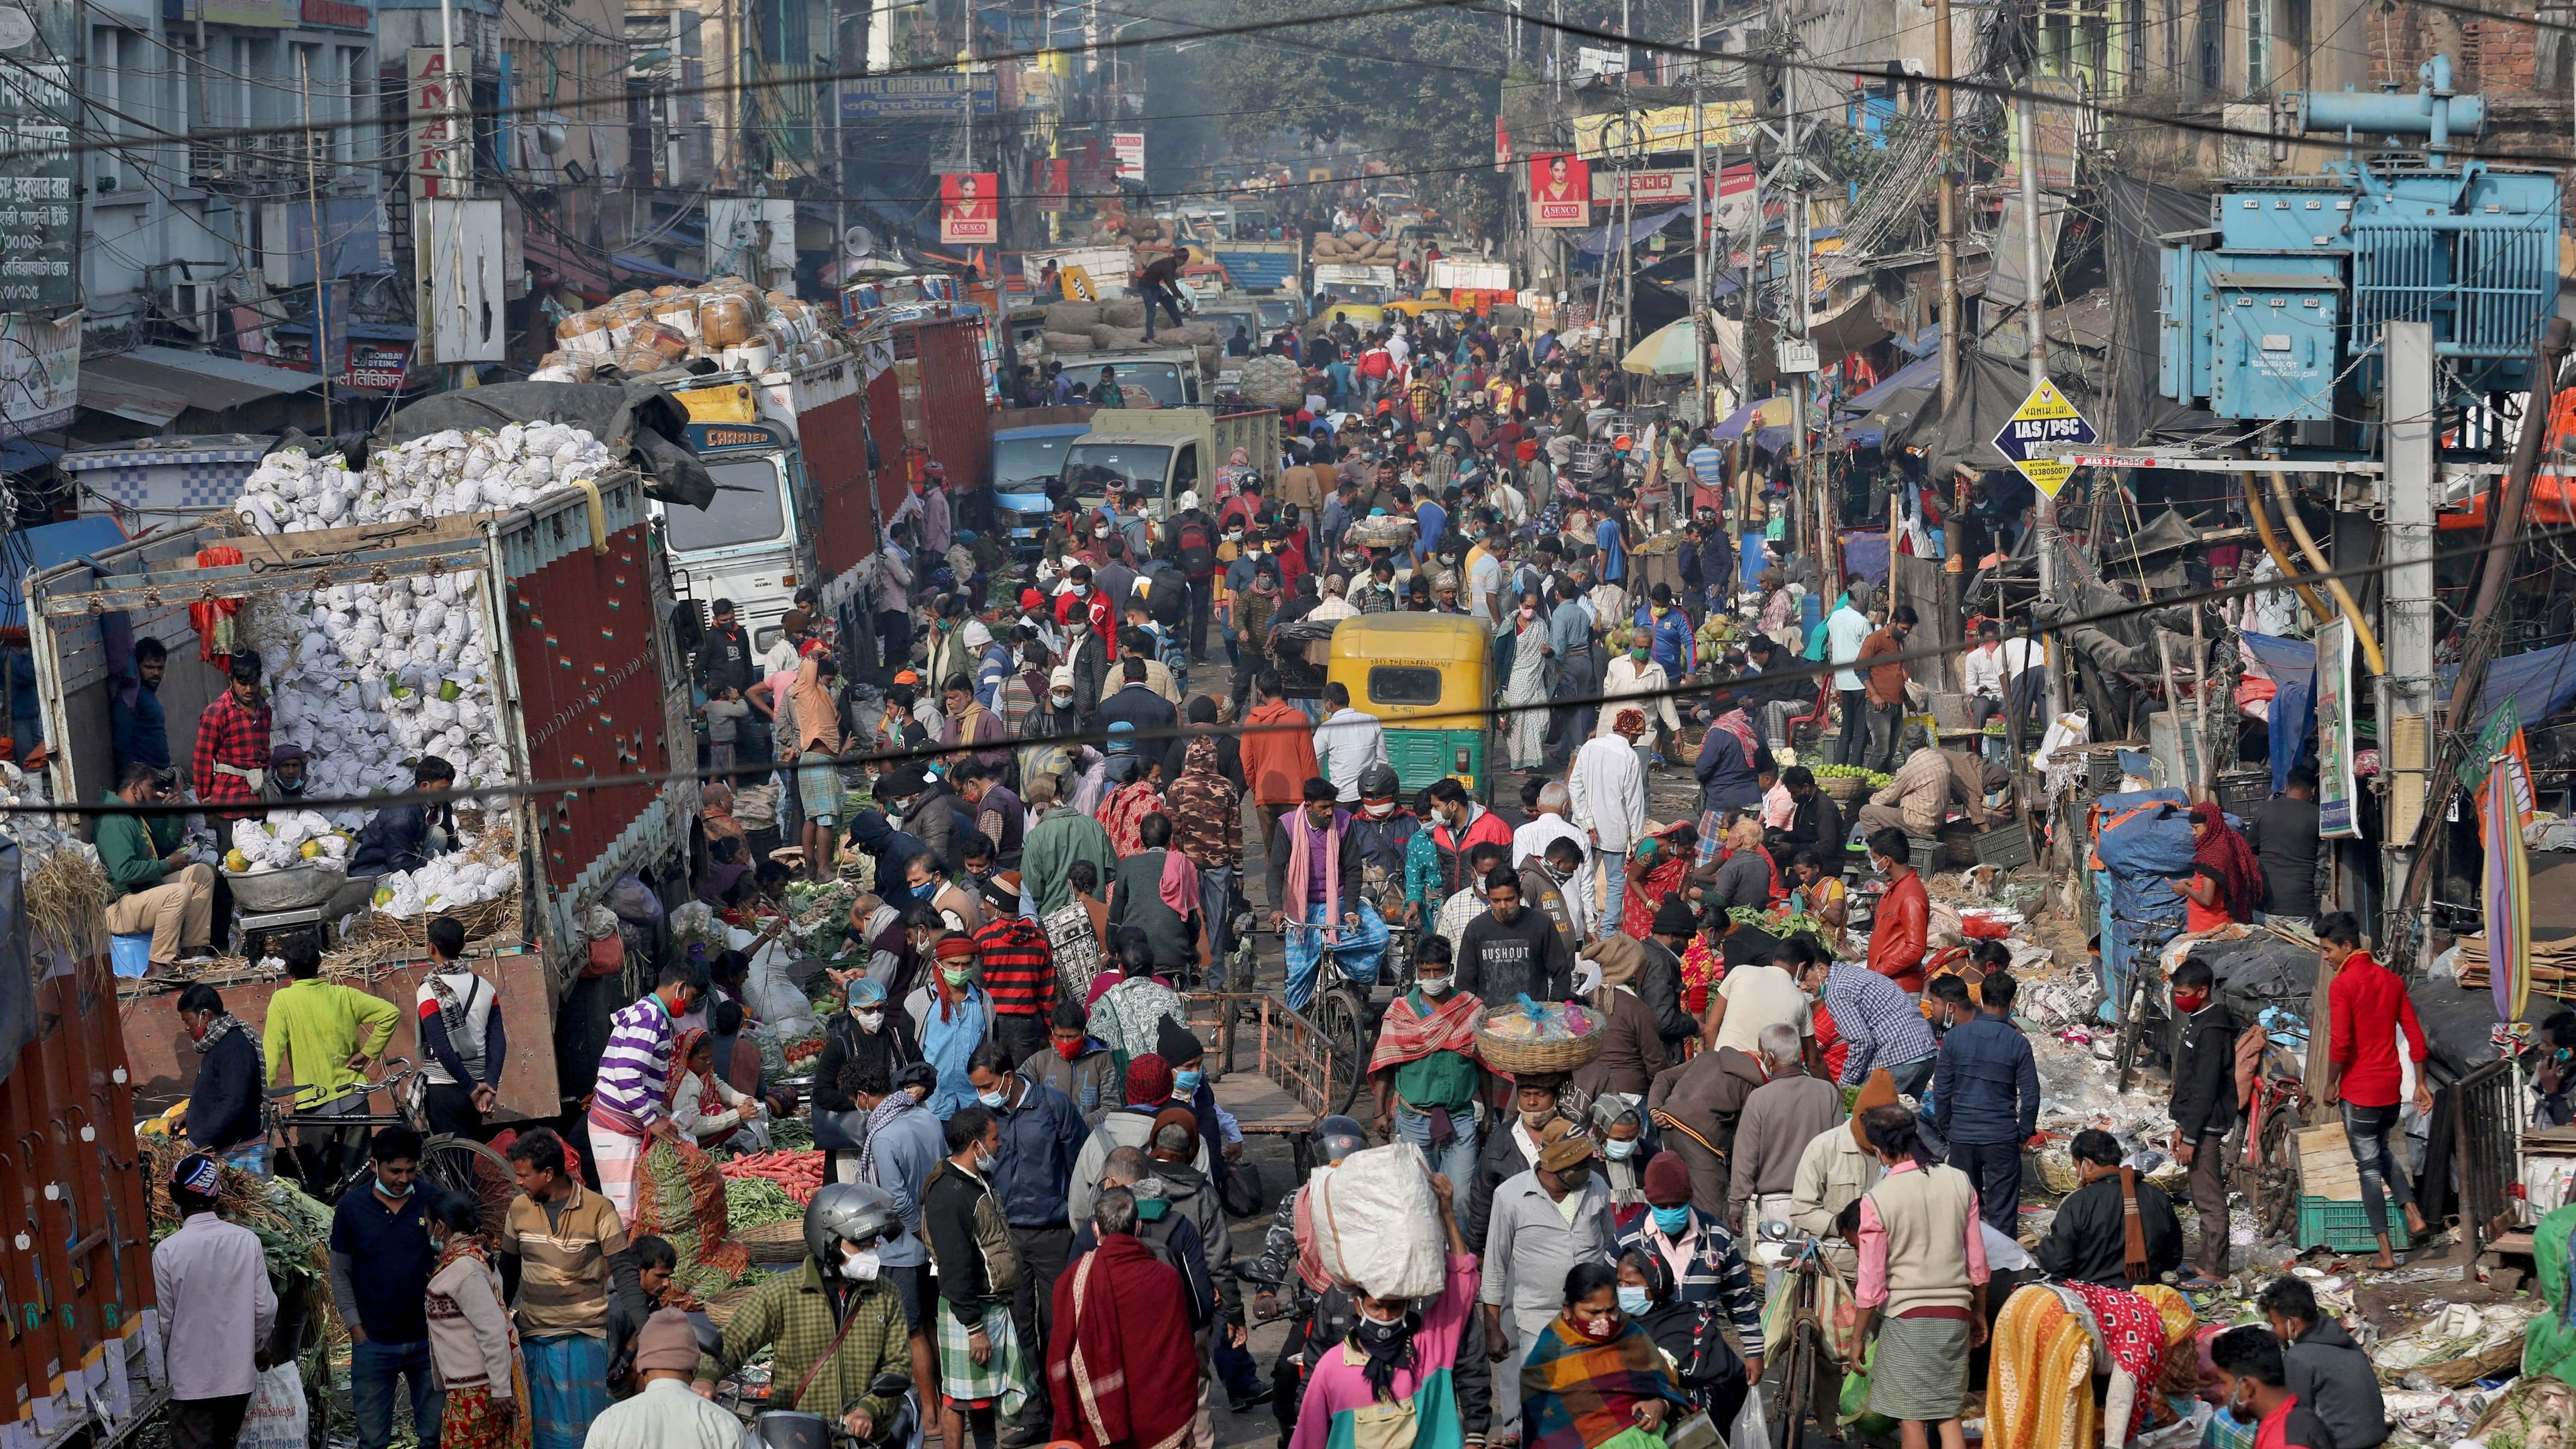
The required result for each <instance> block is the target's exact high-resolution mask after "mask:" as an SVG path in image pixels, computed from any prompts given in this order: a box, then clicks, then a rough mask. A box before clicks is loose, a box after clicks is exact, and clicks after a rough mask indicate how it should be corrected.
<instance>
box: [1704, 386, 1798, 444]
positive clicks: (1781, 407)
mask: <svg viewBox="0 0 2576 1449" xmlns="http://www.w3.org/2000/svg"><path fill="white" fill-rule="evenodd" d="M1788 421H1789V400H1788V399H1787V398H1785V397H1766V398H1762V399H1759V400H1757V401H1754V402H1749V403H1746V404H1745V405H1744V406H1742V407H1740V408H1737V409H1736V410H1735V411H1733V412H1731V413H1728V414H1727V415H1726V420H1725V421H1723V422H1721V423H1719V424H1718V425H1717V426H1716V427H1715V428H1714V429H1712V430H1711V436H1713V437H1715V438H1716V439H1717V440H1718V441H1719V442H1721V443H1731V442H1733V441H1735V440H1736V439H1737V438H1740V437H1743V436H1744V430H1745V429H1747V428H1750V427H1753V426H1756V425H1757V424H1759V425H1762V426H1771V427H1776V426H1779V425H1781V424H1784V423H1786V422H1788Z"/></svg>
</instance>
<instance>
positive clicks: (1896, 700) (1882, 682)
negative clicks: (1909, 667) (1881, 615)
mask: <svg viewBox="0 0 2576 1449" xmlns="http://www.w3.org/2000/svg"><path fill="white" fill-rule="evenodd" d="M1904 649H1905V645H1904V644H1903V643H1902V642H1901V641H1900V640H1898V639H1897V637H1896V631H1895V630H1894V629H1881V630H1879V631H1878V632H1877V633H1875V634H1872V635H1870V636H1869V637H1868V638H1867V639H1865V640H1862V641H1861V646H1860V658H1859V659H1858V660H1857V661H1856V663H1857V664H1858V665H1859V667H1860V669H1861V671H1862V673H1863V674H1864V675H1865V676H1866V683H1867V685H1868V689H1869V702H1870V703H1872V704H1875V705H1881V706H1885V705H1891V704H1903V703H1904V702H1905V664H1904V662H1903V661H1902V660H1897V659H1890V660H1888V661H1887V662H1886V663H1884V664H1872V663H1870V662H1869V661H1870V660H1872V659H1874V658H1877V657H1879V656H1881V655H1886V654H1898V653H1902V652H1903V651H1904Z"/></svg>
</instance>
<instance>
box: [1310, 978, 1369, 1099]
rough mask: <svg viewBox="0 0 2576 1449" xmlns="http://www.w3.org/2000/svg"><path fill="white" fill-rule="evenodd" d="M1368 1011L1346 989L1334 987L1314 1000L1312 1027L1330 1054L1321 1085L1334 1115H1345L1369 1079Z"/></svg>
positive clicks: (1356, 996) (1357, 998)
mask: <svg viewBox="0 0 2576 1449" xmlns="http://www.w3.org/2000/svg"><path fill="white" fill-rule="evenodd" d="M1366 1015H1367V1008H1366V1007H1365V1006H1363V1005H1362V1004H1361V1002H1360V999H1359V995H1358V993H1356V992H1354V991H1353V990H1351V988H1350V987H1348V986H1339V985H1337V986H1334V987H1332V988H1330V989H1328V990H1326V991H1325V992H1324V994H1323V995H1321V996H1319V997H1317V998H1315V1025H1317V1026H1318V1027H1321V1028H1323V1032H1324V1040H1325V1041H1326V1042H1327V1043H1329V1044H1330V1045H1331V1047H1332V1051H1333V1060H1332V1066H1331V1069H1330V1070H1329V1072H1328V1073H1327V1074H1326V1078H1325V1081H1324V1101H1325V1104H1326V1105H1327V1106H1328V1107H1329V1108H1330V1109H1331V1110H1332V1111H1334V1112H1348V1111H1350V1110H1351V1103H1353V1102H1355V1101H1357V1100H1358V1099H1359V1095H1360V1081H1361V1079H1363V1078H1365V1077H1366V1076H1367V1075H1368V1039H1367V1034H1366V1033H1367V1027H1366Z"/></svg>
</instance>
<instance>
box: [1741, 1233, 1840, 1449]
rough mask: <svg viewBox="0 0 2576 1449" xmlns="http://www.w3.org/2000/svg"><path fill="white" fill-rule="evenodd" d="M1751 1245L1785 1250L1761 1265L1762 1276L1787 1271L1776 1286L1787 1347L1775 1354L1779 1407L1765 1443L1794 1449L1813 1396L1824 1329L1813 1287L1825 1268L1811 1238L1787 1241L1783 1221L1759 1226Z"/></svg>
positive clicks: (1803, 1433) (1804, 1427) (1800, 1441)
mask: <svg viewBox="0 0 2576 1449" xmlns="http://www.w3.org/2000/svg"><path fill="white" fill-rule="evenodd" d="M1756 1246H1757V1247H1769V1248H1776V1249H1781V1250H1784V1251H1786V1252H1787V1253H1788V1254H1789V1256H1788V1257H1787V1259H1786V1260H1785V1261H1783V1262H1780V1263H1766V1264H1765V1265H1764V1270H1763V1271H1764V1273H1765V1274H1766V1276H1767V1275H1768V1274H1771V1273H1780V1272H1786V1273H1788V1274H1789V1275H1790V1281H1789V1285H1788V1286H1787V1287H1786V1288H1783V1289H1782V1290H1781V1292H1783V1293H1786V1294H1789V1295H1790V1299H1789V1311H1790V1329H1789V1347H1788V1351H1787V1352H1786V1353H1784V1354H1782V1355H1781V1357H1780V1364H1779V1369H1780V1393H1779V1397H1778V1398H1777V1399H1775V1400H1774V1402H1775V1403H1776V1404H1777V1405H1778V1406H1779V1408H1778V1412H1777V1415H1776V1417H1775V1418H1774V1420H1773V1422H1772V1426H1771V1442H1772V1444H1773V1446H1774V1449H1800V1446H1801V1445H1802V1444H1804V1443H1805V1441H1806V1433H1807V1417H1808V1410H1809V1408H1810V1407H1812V1406H1811V1404H1810V1402H1809V1401H1810V1400H1812V1399H1813V1398H1814V1397H1815V1394H1816V1371H1817V1359H1818V1358H1819V1356H1821V1355H1823V1354H1824V1352H1825V1348H1824V1332H1825V1331H1824V1329H1823V1327H1822V1326H1821V1325H1819V1324H1818V1322H1817V1320H1816V1296H1817V1287H1816V1285H1817V1284H1818V1283H1819V1282H1821V1281H1822V1280H1823V1278H1824V1276H1825V1273H1826V1272H1827V1269H1826V1266H1825V1259H1824V1253H1823V1250H1822V1249H1821V1248H1820V1247H1819V1245H1818V1244H1817V1242H1816V1240H1815V1239H1814V1238H1813V1237H1800V1238H1796V1239H1794V1240H1793V1239H1792V1237H1791V1235H1790V1232H1789V1225H1788V1224H1786V1223H1764V1224H1762V1225H1761V1227H1760V1230H1759V1236H1758V1238H1757V1240H1756Z"/></svg>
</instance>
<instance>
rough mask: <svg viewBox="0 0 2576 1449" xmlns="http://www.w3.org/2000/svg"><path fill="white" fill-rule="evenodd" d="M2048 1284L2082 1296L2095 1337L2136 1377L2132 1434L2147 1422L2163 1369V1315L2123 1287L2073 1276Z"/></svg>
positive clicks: (2116, 1363) (2115, 1361) (2119, 1365)
mask: <svg viewBox="0 0 2576 1449" xmlns="http://www.w3.org/2000/svg"><path fill="white" fill-rule="evenodd" d="M2050 1286H2051V1287H2053V1288H2056V1289H2058V1290H2060V1291H2061V1292H2067V1293H2072V1294H2074V1295H2075V1296H2076V1297H2078V1298H2080V1299H2082V1300H2084V1307H2085V1309H2086V1310H2087V1311H2088V1312H2089V1313H2090V1314H2091V1316H2092V1319H2093V1323H2094V1325H2095V1327H2096V1328H2097V1330H2098V1332H2097V1334H2096V1337H2097V1338H2098V1339H2099V1340H2100V1342H2101V1344H2102V1347H2103V1348H2104V1349H2105V1350H2106V1351H2107V1352H2108V1353H2109V1355H2110V1358H2111V1363H2112V1365H2113V1366H2115V1367H2117V1368H2118V1369H2119V1370H2120V1371H2121V1372H2123V1373H2125V1374H2127V1375H2129V1377H2130V1378H2131V1379H2133V1380H2135V1381H2136V1383H2135V1394H2136V1397H2135V1399H2134V1400H2133V1401H2132V1403H2131V1404H2130V1407H2129V1425H2128V1434H2135V1433H2136V1432H2137V1431H2138V1430H2139V1429H2140V1428H2141V1427H2143V1426H2144V1425H2145V1423H2146V1419H2147V1409H2148V1406H2149V1403H2150V1401H2151V1400H2152V1399H2153V1398H2154V1393H2153V1390H2154V1388H2155V1386H2156V1383H2157V1381H2158V1379H2159V1378H2161V1377H2162V1375H2163V1373H2164V1362H2165V1320H2164V1315H2163V1314H2161V1313H2159V1312H2157V1311H2156V1306H2155V1305H2154V1304H2152V1303H2150V1302H2148V1301H2147V1300H2146V1299H2145V1298H2143V1297H2141V1296H2140V1295H2138V1294H2136V1293H2132V1292H2129V1291H2128V1290H2126V1289H2122V1288H2113V1287H2109V1286H2107V1285H2105V1284H2100V1283H2078V1282H2074V1281H2072V1280H2060V1281H2057V1282H2054V1283H2052V1284H2050ZM2122 1437H2123V1438H2124V1439H2125V1438H2126V1437H2127V1435H2125V1434H2124V1435H2123V1436H2122Z"/></svg>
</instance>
